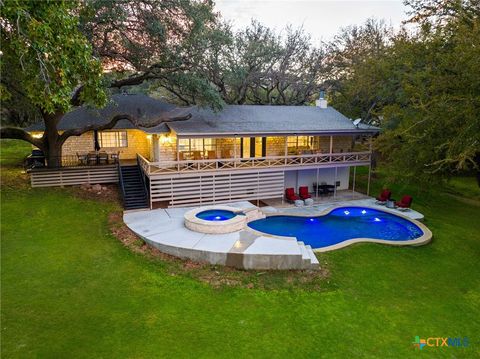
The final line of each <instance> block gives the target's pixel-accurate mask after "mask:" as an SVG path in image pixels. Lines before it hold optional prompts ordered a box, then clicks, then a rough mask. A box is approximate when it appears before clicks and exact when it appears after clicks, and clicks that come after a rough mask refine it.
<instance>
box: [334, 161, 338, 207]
mask: <svg viewBox="0 0 480 359" xmlns="http://www.w3.org/2000/svg"><path fill="white" fill-rule="evenodd" d="M337 169H338V167H335V178H334V180H333V199H335V198H337Z"/></svg>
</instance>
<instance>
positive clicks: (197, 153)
mask: <svg viewBox="0 0 480 359" xmlns="http://www.w3.org/2000/svg"><path fill="white" fill-rule="evenodd" d="M193 159H194V160H195V161H200V160H202V159H203V158H202V153H201V152H200V151H193Z"/></svg>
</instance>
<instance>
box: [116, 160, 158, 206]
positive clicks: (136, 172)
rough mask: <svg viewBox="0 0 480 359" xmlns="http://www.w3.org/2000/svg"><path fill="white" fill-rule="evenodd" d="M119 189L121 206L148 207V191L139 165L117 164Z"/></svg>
mask: <svg viewBox="0 0 480 359" xmlns="http://www.w3.org/2000/svg"><path fill="white" fill-rule="evenodd" d="M118 177H119V185H120V191H121V194H122V198H123V208H125V209H127V210H128V209H141V208H149V207H150V206H149V200H148V192H147V189H146V186H145V181H144V178H143V174H142V172H141V169H140V166H138V165H128V166H125V165H124V166H121V165H119V166H118Z"/></svg>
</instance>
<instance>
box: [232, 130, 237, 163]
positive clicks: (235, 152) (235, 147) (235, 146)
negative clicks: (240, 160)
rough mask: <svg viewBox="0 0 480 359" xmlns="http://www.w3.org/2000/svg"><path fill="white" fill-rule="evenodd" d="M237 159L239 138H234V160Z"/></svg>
mask: <svg viewBox="0 0 480 359" xmlns="http://www.w3.org/2000/svg"><path fill="white" fill-rule="evenodd" d="M236 158H237V136H233V159H234V162H235V159H236Z"/></svg>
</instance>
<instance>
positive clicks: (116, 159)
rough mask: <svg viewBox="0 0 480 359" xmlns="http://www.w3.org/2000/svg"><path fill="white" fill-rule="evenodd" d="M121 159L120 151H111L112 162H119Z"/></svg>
mask: <svg viewBox="0 0 480 359" xmlns="http://www.w3.org/2000/svg"><path fill="white" fill-rule="evenodd" d="M119 159H120V152H116V153H111V154H110V162H111V163H115V164H116V163H118V160H119Z"/></svg>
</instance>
